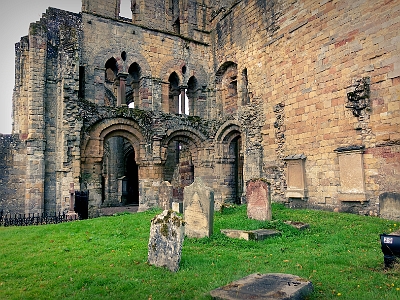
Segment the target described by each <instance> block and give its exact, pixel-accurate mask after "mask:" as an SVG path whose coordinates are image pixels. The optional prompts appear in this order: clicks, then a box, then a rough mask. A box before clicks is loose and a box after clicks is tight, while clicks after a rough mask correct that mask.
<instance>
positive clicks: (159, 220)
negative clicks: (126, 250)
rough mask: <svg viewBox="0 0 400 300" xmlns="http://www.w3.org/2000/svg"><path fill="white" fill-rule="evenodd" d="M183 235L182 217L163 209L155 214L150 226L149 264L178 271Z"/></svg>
mask: <svg viewBox="0 0 400 300" xmlns="http://www.w3.org/2000/svg"><path fill="white" fill-rule="evenodd" d="M184 237H185V229H184V222H183V219H182V217H180V216H178V215H177V214H176V213H175V212H173V211H171V210H164V211H163V212H162V213H161V214H159V215H157V216H155V217H154V218H153V219H152V220H151V227H150V238H149V245H148V247H149V252H148V262H149V264H151V265H155V266H157V267H166V268H168V269H169V270H170V271H172V272H176V271H178V269H179V263H180V261H181V255H182V244H183V240H184Z"/></svg>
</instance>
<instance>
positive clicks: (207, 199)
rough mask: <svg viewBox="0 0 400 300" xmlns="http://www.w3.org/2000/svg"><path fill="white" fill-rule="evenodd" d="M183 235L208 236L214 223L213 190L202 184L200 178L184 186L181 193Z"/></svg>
mask: <svg viewBox="0 0 400 300" xmlns="http://www.w3.org/2000/svg"><path fill="white" fill-rule="evenodd" d="M183 208H184V216H185V235H186V236H188V237H195V238H202V237H209V236H211V235H212V233H213V224H214V192H213V191H212V189H210V188H209V187H207V186H205V185H204V182H203V181H202V180H201V178H196V179H195V180H194V182H193V183H192V184H191V185H189V186H187V187H185V190H184V193H183Z"/></svg>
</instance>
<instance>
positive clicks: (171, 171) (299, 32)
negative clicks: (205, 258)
mask: <svg viewBox="0 0 400 300" xmlns="http://www.w3.org/2000/svg"><path fill="white" fill-rule="evenodd" d="M121 1H129V0H83V1H82V11H81V13H78V14H77V13H71V12H67V11H62V10H58V9H55V8H49V9H48V10H47V11H46V13H44V14H43V16H42V18H41V19H40V20H39V21H37V22H35V23H32V24H31V25H30V27H29V32H28V35H27V36H24V37H22V38H21V40H20V42H19V43H17V44H16V47H15V54H16V57H15V65H16V66H15V69H16V75H15V89H14V96H13V131H12V134H11V135H3V136H1V141H0V157H1V158H0V170H1V173H0V182H1V189H0V210H3V211H4V212H5V213H43V212H49V213H50V212H65V211H68V210H69V208H70V207H69V206H70V201H69V199H70V193H71V191H70V184H71V183H73V184H74V189H75V190H76V191H82V192H88V195H89V196H88V197H89V198H88V212H89V217H95V216H98V215H99V214H100V211H101V208H102V207H107V206H120V205H138V206H139V210H140V211H143V210H146V209H148V208H151V207H155V206H158V205H159V203H158V201H159V189H160V186H161V185H162V183H164V182H165V181H168V182H169V183H170V184H171V185H172V186H173V199H174V201H175V202H182V199H183V194H182V193H183V188H184V187H185V186H188V185H190V184H191V183H192V182H193V180H194V178H195V177H199V178H201V179H202V180H203V182H204V183H205V184H206V185H207V186H208V187H210V188H212V189H213V191H214V199H215V208H216V209H218V208H219V207H220V206H221V205H222V204H224V203H245V201H246V199H245V194H246V193H245V192H246V183H247V182H249V181H250V180H252V179H262V180H265V181H267V182H268V183H269V184H270V192H271V196H272V199H273V200H274V201H280V202H285V203H287V204H288V205H290V206H291V207H308V208H316V209H327V210H339V211H348V212H353V213H359V214H368V215H380V216H382V217H387V218H400V3H399V1H393V0H392V1H391V0H374V1H372V0H341V1H336V0H330V1H329V0H151V1H149V0H136V1H135V0H131V1H130V3H131V10H132V18H131V19H128V18H124V17H121V16H120V5H121Z"/></svg>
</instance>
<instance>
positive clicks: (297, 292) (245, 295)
mask: <svg viewBox="0 0 400 300" xmlns="http://www.w3.org/2000/svg"><path fill="white" fill-rule="evenodd" d="M312 291H313V285H312V283H311V282H310V281H308V280H306V279H302V278H300V277H298V276H295V275H291V274H281V273H271V274H257V273H255V274H251V275H249V276H246V277H244V278H242V279H239V280H236V281H233V282H232V283H230V284H228V285H225V286H223V287H220V288H218V289H215V290H213V291H211V292H210V295H211V296H212V297H213V298H214V299H224V300H239V299H240V300H242V299H254V300H258V299H260V300H261V299H265V300H268V299H269V300H289V299H290V300H301V299H305V298H306V297H307V296H308V295H309V294H311V293H312Z"/></svg>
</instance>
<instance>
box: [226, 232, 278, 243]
mask: <svg viewBox="0 0 400 300" xmlns="http://www.w3.org/2000/svg"><path fill="white" fill-rule="evenodd" d="M221 233H223V234H225V235H226V236H227V237H230V238H237V239H245V240H247V241H250V240H254V241H262V240H265V239H266V238H269V237H273V236H279V235H281V233H280V232H279V231H276V230H273V229H258V230H236V229H221Z"/></svg>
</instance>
